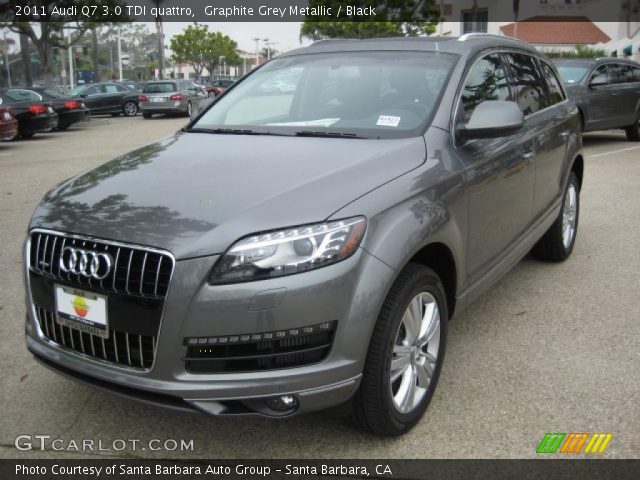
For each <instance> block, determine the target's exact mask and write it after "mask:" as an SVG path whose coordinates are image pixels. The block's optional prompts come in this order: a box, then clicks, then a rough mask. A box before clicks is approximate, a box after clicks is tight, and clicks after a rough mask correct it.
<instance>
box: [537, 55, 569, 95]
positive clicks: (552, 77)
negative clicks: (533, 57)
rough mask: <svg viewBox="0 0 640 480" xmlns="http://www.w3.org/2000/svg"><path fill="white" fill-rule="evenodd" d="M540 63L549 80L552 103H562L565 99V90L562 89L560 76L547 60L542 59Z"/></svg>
mask: <svg viewBox="0 0 640 480" xmlns="http://www.w3.org/2000/svg"><path fill="white" fill-rule="evenodd" d="M540 64H541V65H542V74H543V75H544V79H545V80H546V81H547V88H548V89H549V102H550V104H551V105H554V104H556V103H560V102H561V101H563V100H564V92H563V91H562V87H561V86H560V82H559V81H558V77H556V74H555V73H554V72H553V69H552V68H551V67H550V66H549V65H548V64H547V63H546V62H543V61H540Z"/></svg>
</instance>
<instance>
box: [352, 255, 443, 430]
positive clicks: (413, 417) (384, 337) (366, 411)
mask: <svg viewBox="0 0 640 480" xmlns="http://www.w3.org/2000/svg"><path fill="white" fill-rule="evenodd" d="M447 319H448V312H447V303H446V296H445V293H444V287H443V285H442V282H441V280H440V278H439V277H438V275H437V274H436V273H435V272H434V271H433V270H431V269H429V268H427V267H424V266H422V265H418V264H414V263H410V264H409V265H408V266H407V267H406V268H405V269H404V270H403V271H402V272H401V273H400V275H399V276H398V279H397V280H396V281H395V283H394V284H393V287H392V288H391V291H390V292H389V295H388V296H387V298H386V300H385V302H384V305H383V307H382V310H381V312H380V316H379V317H378V320H377V322H376V325H375V328H374V331H373V334H372V337H371V343H370V345H369V351H368V353H367V358H366V363H365V366H364V371H363V375H362V382H361V384H360V388H359V390H358V392H357V393H356V395H355V397H354V399H353V409H352V413H351V417H352V420H353V421H354V423H355V424H356V425H357V426H358V427H359V428H361V429H363V430H366V431H371V432H374V433H376V434H378V435H384V436H397V435H401V434H403V433H405V432H407V431H409V430H410V429H411V428H412V427H413V426H414V425H415V424H416V423H418V421H419V420H420V418H421V417H422V415H423V414H424V412H425V410H426V409H427V406H428V405H429V402H430V400H431V397H432V396H433V392H434V390H435V388H436V385H437V383H438V377H439V375H440V370H441V368H442V361H443V359H444V351H445V344H446V327H447Z"/></svg>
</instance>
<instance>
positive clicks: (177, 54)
mask: <svg viewBox="0 0 640 480" xmlns="http://www.w3.org/2000/svg"><path fill="white" fill-rule="evenodd" d="M237 48H238V45H237V44H236V42H235V41H233V40H232V39H231V38H230V37H228V36H227V35H225V34H223V33H221V32H210V31H209V29H208V27H207V26H206V25H195V26H193V25H190V26H188V27H187V28H186V29H185V30H184V31H183V32H182V33H181V34H179V35H176V36H174V37H173V38H172V39H171V50H172V51H173V60H174V61H175V62H179V63H188V64H190V65H191V66H192V67H193V70H194V71H195V74H196V77H201V76H202V71H203V70H204V69H205V68H206V69H207V70H208V71H209V75H212V74H213V73H214V72H215V70H216V68H218V67H219V66H220V62H221V61H222V60H224V63H225V64H226V65H237V64H239V63H240V61H241V59H240V56H239V55H238V52H237Z"/></svg>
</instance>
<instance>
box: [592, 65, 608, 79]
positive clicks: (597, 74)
mask: <svg viewBox="0 0 640 480" xmlns="http://www.w3.org/2000/svg"><path fill="white" fill-rule="evenodd" d="M596 78H597V79H598V80H600V79H603V80H604V81H605V83H611V77H610V75H609V65H600V66H599V67H598V68H596V69H595V70H594V71H593V73H592V74H591V78H590V79H589V83H591V82H593V81H594V80H595V79H596Z"/></svg>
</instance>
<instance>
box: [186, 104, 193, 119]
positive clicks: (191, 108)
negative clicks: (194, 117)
mask: <svg viewBox="0 0 640 480" xmlns="http://www.w3.org/2000/svg"><path fill="white" fill-rule="evenodd" d="M192 112H193V106H192V105H191V102H187V113H186V115H187V117H191V113H192Z"/></svg>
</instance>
